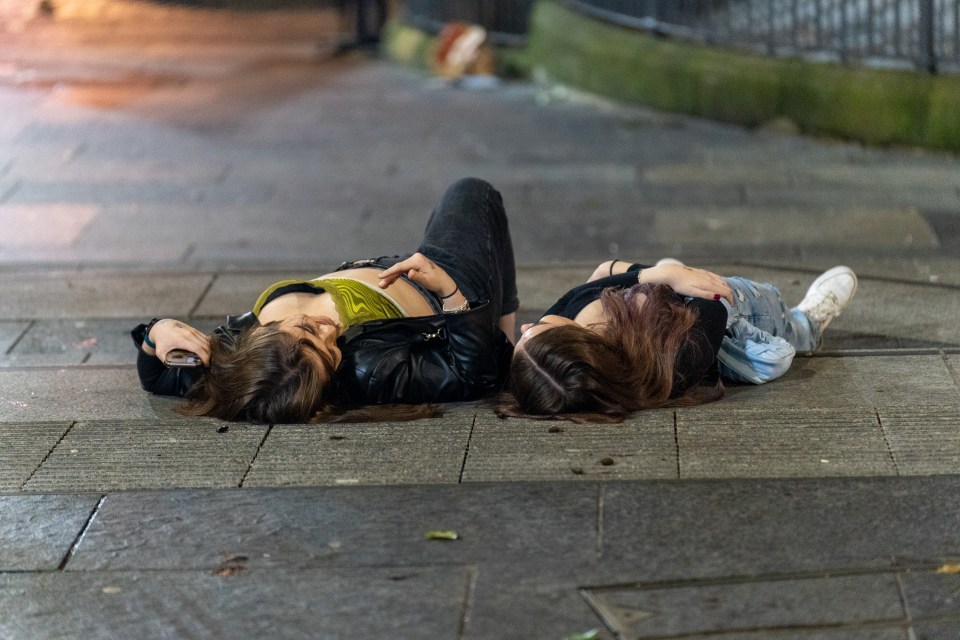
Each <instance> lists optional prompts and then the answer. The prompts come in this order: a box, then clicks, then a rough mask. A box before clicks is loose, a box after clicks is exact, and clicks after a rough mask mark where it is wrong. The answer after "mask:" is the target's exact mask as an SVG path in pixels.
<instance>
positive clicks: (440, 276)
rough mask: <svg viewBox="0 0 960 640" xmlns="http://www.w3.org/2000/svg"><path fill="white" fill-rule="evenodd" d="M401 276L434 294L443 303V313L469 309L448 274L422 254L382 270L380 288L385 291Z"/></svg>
mask: <svg viewBox="0 0 960 640" xmlns="http://www.w3.org/2000/svg"><path fill="white" fill-rule="evenodd" d="M403 275H406V276H407V278H409V279H410V280H412V281H414V282H417V283H419V284H421V285H423V287H424V288H425V289H426V290H427V291H429V292H431V293H434V294H436V296H437V297H438V298H440V301H441V302H442V303H443V310H444V311H454V312H457V311H466V310H467V309H468V308H469V304H468V303H467V299H466V297H464V295H463V293H462V292H461V291H460V287H459V286H458V285H457V283H456V282H455V281H454V280H453V278H451V277H450V274H448V273H447V272H446V271H444V269H443V267H441V266H439V265H437V263H435V262H434V261H433V260H431V259H430V258H428V257H427V256H425V255H423V254H422V253H415V254H413V255H412V256H410V257H409V258H407V259H406V260H403V261H401V262H398V263H397V264H395V265H393V266H392V267H390V268H389V269H384V270H383V271H382V272H381V273H380V288H381V289H386V288H387V287H389V286H390V285H391V284H393V283H394V282H396V281H397V279H398V278H400V277H401V276H403Z"/></svg>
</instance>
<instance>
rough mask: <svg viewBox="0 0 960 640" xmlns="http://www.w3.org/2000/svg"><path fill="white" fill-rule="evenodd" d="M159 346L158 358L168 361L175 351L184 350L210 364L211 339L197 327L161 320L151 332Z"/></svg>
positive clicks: (172, 320)
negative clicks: (168, 356) (169, 355)
mask: <svg viewBox="0 0 960 640" xmlns="http://www.w3.org/2000/svg"><path fill="white" fill-rule="evenodd" d="M150 335H151V339H152V340H153V342H154V343H155V344H156V345H157V348H156V353H157V357H158V358H160V359H161V360H164V359H166V357H167V355H168V354H169V353H170V352H171V351H173V350H174V349H183V350H185V351H190V352H191V353H195V354H197V355H198V356H200V359H201V360H202V361H203V363H204V364H209V363H210V338H209V337H208V336H207V334H205V333H203V332H202V331H200V330H199V329H196V328H195V327H191V326H190V325H188V324H186V323H184V322H180V321H179V320H174V319H171V318H168V319H164V320H161V321H160V322H158V323H156V324H155V325H154V326H153V329H152V330H151V331H150Z"/></svg>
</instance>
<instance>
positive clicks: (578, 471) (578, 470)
mask: <svg viewBox="0 0 960 640" xmlns="http://www.w3.org/2000/svg"><path fill="white" fill-rule="evenodd" d="M570 471H572V472H573V473H575V474H576V475H578V476H579V475H583V467H570Z"/></svg>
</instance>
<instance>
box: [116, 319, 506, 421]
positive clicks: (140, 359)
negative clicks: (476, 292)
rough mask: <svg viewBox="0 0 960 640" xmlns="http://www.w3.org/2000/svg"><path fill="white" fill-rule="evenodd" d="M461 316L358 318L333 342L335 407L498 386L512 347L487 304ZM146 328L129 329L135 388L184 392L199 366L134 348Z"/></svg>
mask: <svg viewBox="0 0 960 640" xmlns="http://www.w3.org/2000/svg"><path fill="white" fill-rule="evenodd" d="M471 307H472V308H471V309H470V310H469V311H467V312H465V313H456V314H450V313H448V314H438V315H433V316H426V317H421V318H400V319H396V320H378V321H374V322H365V323H363V324H359V325H356V326H353V327H351V328H350V329H348V330H347V331H346V332H345V333H344V335H342V336H340V338H338V339H337V346H338V347H339V348H340V350H341V352H342V355H343V359H342V360H341V362H340V365H339V366H338V367H337V370H336V372H335V374H334V382H333V385H332V387H331V400H332V401H333V402H334V403H336V404H342V405H360V404H391V403H405V404H420V403H425V402H456V401H461V400H475V399H477V398H481V397H483V396H486V395H489V394H490V393H493V392H495V391H498V390H499V389H500V388H501V387H502V386H503V382H504V380H505V379H506V372H507V369H508V367H509V363H510V357H511V355H512V353H513V347H512V345H511V344H510V342H509V341H508V340H507V337H506V336H505V335H504V334H503V332H502V331H501V330H500V329H499V328H498V326H497V322H498V320H499V317H498V315H495V314H494V311H493V310H492V309H491V307H490V304H489V303H488V302H483V303H471ZM256 323H257V319H256V318H255V317H254V316H253V314H252V313H245V314H243V315H242V316H231V317H229V318H228V319H227V324H226V325H225V326H223V327H220V328H219V329H217V332H215V333H228V334H231V333H237V332H239V331H242V330H243V329H245V328H248V327H250V326H255V325H256ZM146 327H147V325H145V324H141V325H138V326H137V327H136V328H135V329H134V330H133V331H132V332H131V335H132V337H133V340H134V343H135V344H136V345H137V348H138V356H137V372H138V374H139V376H140V384H141V386H142V387H143V388H144V389H145V390H147V391H150V392H151V393H155V394H160V395H173V396H184V395H185V394H186V392H187V391H188V390H189V389H190V387H191V386H192V385H193V384H194V383H195V382H196V381H197V380H199V378H200V376H202V375H204V372H205V370H204V369H187V368H167V367H166V366H164V365H163V363H162V362H160V360H159V359H157V358H156V357H155V356H150V355H147V354H146V353H144V352H143V350H142V349H140V346H141V345H142V344H143V334H144V331H145V329H146Z"/></svg>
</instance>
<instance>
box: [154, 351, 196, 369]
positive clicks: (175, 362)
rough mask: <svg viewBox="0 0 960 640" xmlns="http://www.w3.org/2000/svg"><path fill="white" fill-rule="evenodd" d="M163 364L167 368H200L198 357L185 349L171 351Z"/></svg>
mask: <svg viewBox="0 0 960 640" xmlns="http://www.w3.org/2000/svg"><path fill="white" fill-rule="evenodd" d="M163 364H165V365H167V366H168V367H202V366H203V360H201V359H200V356H198V355H197V354H195V353H193V352H192V351H187V350H186V349H171V350H170V352H169V353H167V357H166V359H165V360H164V361H163Z"/></svg>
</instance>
